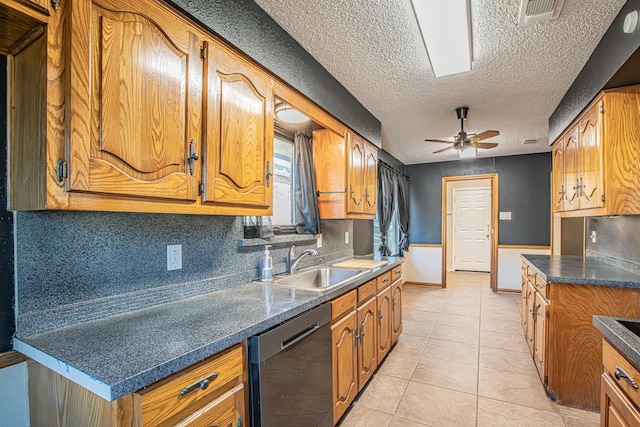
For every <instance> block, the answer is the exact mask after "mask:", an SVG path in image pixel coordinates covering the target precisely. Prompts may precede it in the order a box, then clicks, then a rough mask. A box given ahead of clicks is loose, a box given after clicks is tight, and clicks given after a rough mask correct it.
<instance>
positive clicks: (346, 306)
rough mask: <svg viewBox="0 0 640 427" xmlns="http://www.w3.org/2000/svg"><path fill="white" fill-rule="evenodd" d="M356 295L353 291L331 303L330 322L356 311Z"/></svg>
mask: <svg viewBox="0 0 640 427" xmlns="http://www.w3.org/2000/svg"><path fill="white" fill-rule="evenodd" d="M357 300H358V293H357V291H356V290H355V289H354V290H352V291H349V292H347V293H346V294H344V295H342V296H339V297H338V298H335V299H333V300H332V301H331V320H332V321H333V320H338V319H340V318H341V317H342V316H344V315H345V314H347V313H349V312H351V311H353V310H355V309H356V301H357Z"/></svg>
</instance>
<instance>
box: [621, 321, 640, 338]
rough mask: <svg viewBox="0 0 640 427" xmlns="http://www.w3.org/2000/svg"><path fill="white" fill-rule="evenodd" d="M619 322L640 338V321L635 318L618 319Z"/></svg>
mask: <svg viewBox="0 0 640 427" xmlns="http://www.w3.org/2000/svg"><path fill="white" fill-rule="evenodd" d="M617 322H618V323H620V324H621V325H622V326H623V327H625V328H627V329H628V330H629V332H631V333H632V334H634V335H635V336H637V337H638V338H640V322H637V321H633V320H618V321H617Z"/></svg>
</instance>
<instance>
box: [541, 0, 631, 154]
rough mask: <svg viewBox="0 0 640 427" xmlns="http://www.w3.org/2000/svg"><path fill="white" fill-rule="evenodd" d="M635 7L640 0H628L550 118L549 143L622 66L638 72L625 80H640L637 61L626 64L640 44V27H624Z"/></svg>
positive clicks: (628, 82) (605, 85) (629, 82)
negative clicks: (629, 30)
mask: <svg viewBox="0 0 640 427" xmlns="http://www.w3.org/2000/svg"><path fill="white" fill-rule="evenodd" d="M632 10H640V0H627V3H626V4H625V5H624V6H623V7H622V10H621V11H620V13H619V14H618V16H617V17H616V19H615V20H614V21H613V23H612V24H611V26H610V27H609V30H607V32H606V33H605V35H604V37H602V40H600V43H599V44H598V46H597V47H596V49H595V50H594V51H593V53H592V54H591V57H590V58H589V60H588V61H587V63H586V64H585V66H584V67H583V68H582V71H580V74H578V77H576V79H575V81H574V82H573V84H572V85H571V87H570V88H569V90H567V93H566V94H565V95H564V97H563V98H562V100H561V101H560V104H558V106H557V107H556V110H555V111H554V112H553V114H552V115H551V117H550V118H549V142H550V143H552V142H553V141H554V140H555V139H556V138H558V136H560V134H561V133H562V131H563V130H564V129H566V128H567V126H569V124H570V123H571V122H572V121H573V119H575V118H576V117H577V116H578V114H580V112H581V111H582V110H583V109H584V108H585V107H586V106H587V105H588V104H589V103H590V102H591V100H592V99H593V98H594V97H595V96H596V95H597V94H598V92H600V91H601V90H602V89H603V88H605V87H607V86H608V85H607V82H609V80H610V79H612V77H614V76H615V74H616V73H618V72H620V71H621V68H623V67H629V68H631V69H629V70H626V71H628V72H630V73H632V74H634V75H635V76H636V78H635V79H629V77H628V76H627V77H626V78H625V79H624V83H625V84H627V85H628V84H632V83H640V72H638V69H637V63H628V64H625V62H626V61H627V59H629V57H631V56H632V55H633V53H634V52H636V50H637V49H638V47H640V31H638V30H636V31H635V32H633V33H632V34H625V33H624V32H623V31H622V23H623V22H624V18H625V16H626V15H627V13H628V12H630V11H632ZM623 64H624V65H623ZM608 87H614V86H608Z"/></svg>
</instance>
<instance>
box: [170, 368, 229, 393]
mask: <svg viewBox="0 0 640 427" xmlns="http://www.w3.org/2000/svg"><path fill="white" fill-rule="evenodd" d="M218 375H220V372H214V373H213V374H211V375H209V376H208V377H206V378H204V379H201V380H200V381H198V382H195V383H193V384H191V385H190V386H187V387H185V388H183V389H182V390H180V394H179V396H184V395H185V394H187V393H191V392H192V391H194V390H198V389H200V390H206V388H207V387H209V383H210V382H211V381H212V380H215V379H216V377H218Z"/></svg>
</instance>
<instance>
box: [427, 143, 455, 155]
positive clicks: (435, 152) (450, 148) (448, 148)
mask: <svg viewBox="0 0 640 427" xmlns="http://www.w3.org/2000/svg"><path fill="white" fill-rule="evenodd" d="M455 148H456V147H454V146H453V145H452V146H451V147H447V148H443V149H441V150H438V151H434V152H433V154H438V153H443V152H445V151H449V150H453V149H455Z"/></svg>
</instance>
